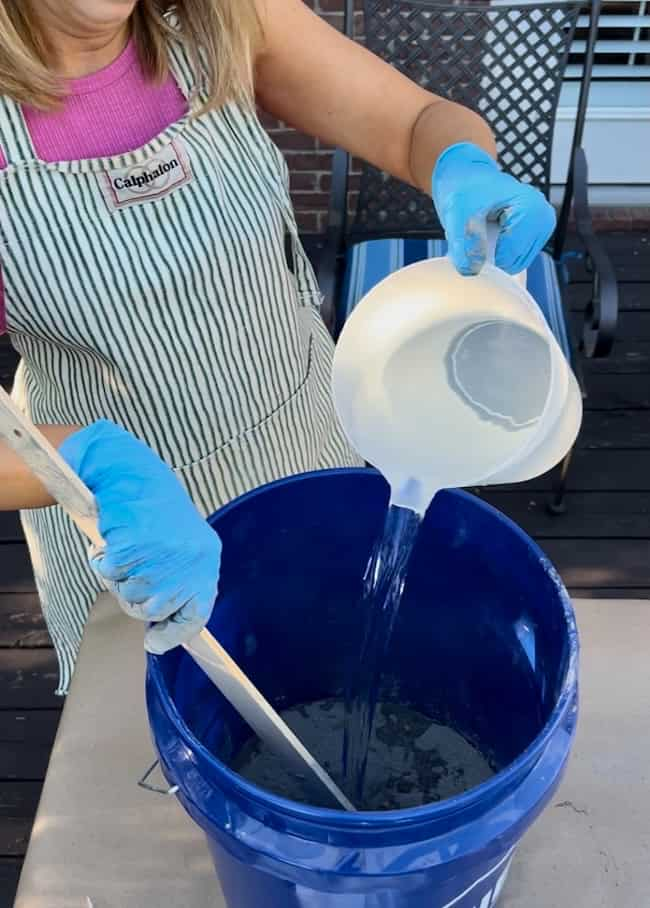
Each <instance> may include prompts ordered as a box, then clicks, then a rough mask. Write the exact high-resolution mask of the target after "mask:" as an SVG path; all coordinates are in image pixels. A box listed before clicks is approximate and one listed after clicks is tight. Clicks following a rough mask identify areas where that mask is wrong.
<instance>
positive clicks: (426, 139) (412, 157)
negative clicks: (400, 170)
mask: <svg viewBox="0 0 650 908" xmlns="http://www.w3.org/2000/svg"><path fill="white" fill-rule="evenodd" d="M458 142H472V143H473V144H474V145H478V146H479V147H480V148H483V149H484V150H485V151H486V152H487V153H488V154H489V155H491V156H492V157H493V158H496V156H497V153H496V144H495V141H494V135H493V133H492V130H491V129H490V127H489V126H488V124H487V123H486V122H485V120H484V119H483V118H482V117H481V116H479V115H478V114H476V113H474V112H473V111H471V110H470V109H469V108H467V107H463V106H462V105H461V104H456V103H454V102H453V101H447V100H445V99H442V98H439V99H436V100H434V101H432V103H431V104H429V105H428V106H427V107H425V108H424V109H423V110H422V112H421V113H420V114H419V116H418V117H417V118H416V120H415V123H414V124H413V129H412V131H411V141H410V152H409V170H410V175H411V176H410V182H411V183H412V184H413V185H414V186H417V187H418V189H421V190H422V191H423V192H426V193H428V194H430V193H431V174H432V173H433V169H434V167H435V165H436V162H437V160H438V158H439V157H440V155H441V154H442V153H443V151H444V150H445V149H446V148H448V147H449V146H450V145H456V144H457V143H458Z"/></svg>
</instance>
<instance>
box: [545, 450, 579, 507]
mask: <svg viewBox="0 0 650 908" xmlns="http://www.w3.org/2000/svg"><path fill="white" fill-rule="evenodd" d="M573 450H574V449H573V448H571V450H570V451H569V453H568V454H567V455H566V457H565V458H564V460H563V461H562V463H561V464H560V465H559V467H558V468H557V471H556V473H555V479H554V480H553V492H552V498H551V500H550V501H549V503H548V509H549V511H550V513H551V514H553V515H554V516H556V517H559V516H560V515H562V514H566V501H565V495H566V485H567V477H568V475H569V468H570V466H571V461H572V459H573Z"/></svg>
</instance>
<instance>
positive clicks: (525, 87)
mask: <svg viewBox="0 0 650 908" xmlns="http://www.w3.org/2000/svg"><path fill="white" fill-rule="evenodd" d="M582 8H584V3H581V2H559V3H546V4H537V3H535V4H534V5H533V4H531V3H518V4H516V5H502V4H500V3H494V4H492V5H491V4H489V3H485V2H483V0H477V2H473V0H469V2H467V0H466V2H463V3H458V4H455V3H438V2H432V0H365V3H364V13H365V34H366V44H367V46H368V48H369V49H370V50H372V51H373V52H374V53H375V54H377V55H378V56H380V57H382V58H383V59H384V60H386V62H388V63H390V64H391V65H392V66H394V67H396V68H397V69H398V70H400V71H401V72H402V73H404V74H405V75H407V76H408V77H409V78H410V79H412V80H413V81H414V82H417V84H418V85H421V86H422V87H423V88H426V89H428V90H430V91H433V92H435V93H436V94H438V95H442V96H443V97H446V98H449V99H450V100H453V101H458V102H460V103H462V104H465V105H467V106H468V107H471V108H472V109H473V110H476V111H478V112H479V113H480V114H481V115H482V116H483V117H484V118H485V119H486V120H487V122H488V123H489V124H490V126H491V127H492V129H493V131H494V133H495V136H496V139H497V146H498V150H499V159H500V162H501V165H502V166H503V167H504V169H505V170H507V171H508V172H509V173H511V174H513V175H514V176H515V177H517V178H518V179H520V180H523V181H525V182H529V183H532V184H534V185H535V186H537V187H538V188H539V189H541V190H542V192H544V193H545V194H546V195H547V196H548V193H549V189H550V167H551V150H552V143H553V130H554V125H555V116H556V112H557V106H558V101H559V97H560V89H561V87H562V81H563V78H564V72H565V69H566V65H567V60H568V56H569V50H570V48H571V43H572V41H573V37H574V34H575V30H576V25H577V22H578V16H579V13H580V11H581V9H582ZM407 235H426V236H434V237H435V236H442V228H441V226H440V223H439V221H438V219H437V217H436V215H435V212H434V211H433V209H432V205H431V199H430V198H429V197H427V196H425V195H424V194H423V193H421V192H419V191H418V190H416V189H413V188H412V187H410V186H407V185H406V184H405V183H402V182H401V181H399V180H396V179H394V178H392V177H389V176H388V175H387V174H384V173H382V172H381V171H379V170H377V169H375V168H374V167H371V166H370V165H366V166H365V168H364V171H363V173H362V176H361V184H360V192H359V199H358V203H357V209H356V215H355V218H354V222H353V224H352V229H351V231H350V239H351V240H353V241H358V240H361V239H368V238H370V237H373V236H374V237H377V236H407Z"/></svg>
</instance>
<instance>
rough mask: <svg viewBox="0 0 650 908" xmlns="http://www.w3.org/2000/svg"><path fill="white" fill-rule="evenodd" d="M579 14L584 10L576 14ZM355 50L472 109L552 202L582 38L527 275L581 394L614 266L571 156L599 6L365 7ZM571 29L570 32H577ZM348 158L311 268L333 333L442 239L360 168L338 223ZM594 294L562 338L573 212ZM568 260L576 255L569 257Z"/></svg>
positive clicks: (558, 489)
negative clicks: (541, 242)
mask: <svg viewBox="0 0 650 908" xmlns="http://www.w3.org/2000/svg"><path fill="white" fill-rule="evenodd" d="M354 6H355V3H354V0H346V4H345V32H346V34H347V35H348V36H352V35H353V32H354ZM585 10H587V13H586V16H585ZM363 13H364V16H365V35H366V37H365V43H366V45H367V47H368V48H369V49H370V50H372V51H374V53H376V54H378V55H379V56H380V57H382V58H383V59H384V60H386V61H387V62H388V63H390V64H391V65H393V66H395V67H396V68H397V69H399V70H400V71H402V72H403V73H405V74H406V75H408V76H409V77H410V78H411V79H413V80H414V81H416V82H417V83H418V84H420V85H422V86H423V87H425V88H428V89H430V90H432V91H434V92H436V93H437V94H440V95H443V96H445V97H447V98H450V99H452V100H454V101H459V102H461V103H463V104H466V105H467V106H469V107H471V108H473V109H474V110H477V111H478V112H479V113H481V114H482V115H483V116H484V117H485V118H486V119H487V121H488V122H489V123H490V125H491V127H492V129H493V131H494V133H495V135H496V137H497V145H498V149H499V157H500V161H501V164H502V166H503V167H504V169H506V170H507V171H509V172H510V173H512V174H513V175H514V176H516V177H517V178H518V179H521V180H524V181H527V182H530V183H532V184H533V185H535V186H537V187H538V188H539V189H540V190H541V191H542V192H544V194H545V195H546V196H547V197H548V196H549V193H550V169H551V150H552V143H553V131H554V126H555V117H556V112H557V107H558V102H559V98H560V89H561V87H562V83H563V80H564V76H565V72H566V68H567V63H568V60H569V53H570V49H571V45H572V42H573V40H574V36H575V33H576V28H577V27H578V25H579V24H580V26H581V27H582V26H583V25H585V24H586V26H587V28H588V37H587V42H586V51H585V55H584V64H583V72H582V80H581V85H580V93H579V100H578V106H577V116H576V122H575V127H574V132H573V141H572V147H571V155H570V165H569V170H568V175H567V181H566V190H565V192H564V197H563V201H562V205H561V209H560V213H559V218H558V225H557V229H556V232H555V235H554V237H553V239H552V241H551V243H549V247H548V249H547V251H544V252H543V253H542V254H540V256H538V258H537V259H536V261H535V262H534V263H533V265H532V266H531V268H530V269H529V271H528V277H527V282H528V289H529V291H530V293H531V294H532V295H533V297H534V298H535V300H536V301H537V303H538V305H539V306H540V308H541V309H542V311H543V313H544V315H545V317H546V319H547V321H548V323H549V325H550V327H551V329H552V331H553V333H554V334H555V336H556V338H557V340H558V341H559V343H560V346H561V347H562V349H563V351H564V352H565V354H566V356H567V358H568V359H569V360H570V362H571V364H572V367H573V368H574V371H575V372H576V375H577V377H578V380H579V382H580V384H581V387H582V389H583V394H584V382H583V381H582V374H581V370H580V357H579V354H582V355H585V356H587V357H601V356H606V355H607V354H608V353H609V351H610V350H611V347H612V344H613V341H614V333H615V329H616V321H617V313H618V293H617V286H616V278H615V274H614V270H613V267H612V265H611V263H610V261H609V259H608V257H607V254H606V252H605V250H604V248H603V246H602V245H601V243H600V242H599V240H598V238H597V237H596V235H595V234H594V231H593V227H592V223H591V217H590V213H589V206H588V201H587V162H586V157H585V153H584V150H583V149H582V147H581V143H582V137H583V130H584V123H585V114H586V110H587V101H588V96H589V86H590V81H591V72H592V66H593V57H594V46H595V42H596V37H597V30H598V18H599V14H600V0H592V2H591V3H590V4H589V3H588V4H585V3H583V2H573V0H568V2H566V0H562V2H552V3H537V2H534V3H526V2H524V3H515V4H509V3H508V4H506V3H501V2H498V0H497V2H494V3H493V4H490V3H486V2H483V0H465V2H460V3H440V2H436V0H364V2H363ZM579 20H580V22H579ZM349 171H350V157H349V155H348V154H346V153H345V152H343V151H341V150H340V149H339V150H337V151H336V153H335V156H334V164H333V172H332V189H331V196H330V210H329V220H328V227H327V233H326V238H325V245H324V249H323V252H322V256H321V259H320V262H319V274H318V276H319V280H320V285H321V290H322V292H323V295H324V303H323V314H324V317H325V320H326V322H327V324H328V326H329V327H330V330H331V331H332V333H333V334H335V335H336V334H337V333H338V331H340V329H341V327H342V325H343V323H344V322H345V319H346V318H347V316H348V315H349V314H350V312H351V311H352V310H353V309H354V307H355V306H356V304H357V303H358V301H359V300H360V299H361V297H362V296H363V295H364V294H365V293H366V292H367V291H368V290H369V289H371V287H372V286H374V285H375V284H376V283H377V282H378V281H379V280H381V279H382V278H384V277H386V276H387V275H388V274H389V273H390V272H391V271H393V270H395V269H396V268H398V267H401V266H402V265H406V264H409V263H411V262H414V261H418V260H421V259H424V258H427V257H432V256H439V255H444V254H445V253H446V243H445V241H444V231H443V229H442V227H441V225H440V222H439V221H438V219H437V217H436V214H435V212H434V209H433V206H432V203H431V199H430V198H429V197H428V196H426V195H424V194H423V193H421V192H419V191H418V190H416V189H413V188H412V187H410V186H407V185H406V184H404V183H402V182H400V181H399V180H395V179H393V178H392V177H389V176H388V175H386V174H384V173H381V172H380V171H378V170H376V169H375V168H374V167H371V166H370V165H365V166H364V168H363V171H362V175H361V183H360V189H359V194H358V199H357V202H356V206H355V209H354V211H353V213H352V214H351V215H349V214H348V208H349V201H350V197H349V193H348V182H349V180H348V177H349ZM572 207H573V210H574V213H575V222H576V231H577V234H578V236H579V239H580V241H581V244H582V247H583V251H584V257H585V261H586V264H587V267H588V268H589V269H590V271H591V274H592V291H591V295H590V300H589V302H588V304H587V307H586V310H585V317H584V325H583V328H582V335H581V338H580V339H579V341H578V342H577V343H574V341H573V339H572V332H571V326H570V324H568V322H567V315H566V310H565V304H564V303H563V294H564V293H565V292H566V286H567V284H568V281H569V277H568V269H567V267H566V255H567V253H566V248H565V247H566V240H567V226H568V221H569V215H570V212H571V208H572ZM574 254H575V253H574ZM570 460H571V455H569V456H567V458H566V459H565V461H564V462H563V463H562V464H561V466H560V467H559V468H558V470H557V475H556V476H555V477H554V484H553V496H552V501H551V503H550V507H551V510H552V511H553V512H554V513H561V512H562V511H563V510H564V507H565V501H564V495H565V487H566V479H567V471H568V468H569V464H570Z"/></svg>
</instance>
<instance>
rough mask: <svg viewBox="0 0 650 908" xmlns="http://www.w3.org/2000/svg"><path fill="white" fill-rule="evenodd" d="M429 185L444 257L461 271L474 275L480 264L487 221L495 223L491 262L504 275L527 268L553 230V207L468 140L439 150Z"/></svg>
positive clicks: (485, 243)
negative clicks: (445, 245)
mask: <svg viewBox="0 0 650 908" xmlns="http://www.w3.org/2000/svg"><path fill="white" fill-rule="evenodd" d="M431 187H432V195H433V202H434V204H435V206H436V211H437V212H438V217H439V218H440V223H441V224H442V226H443V227H444V228H445V233H446V235H447V242H448V243H449V256H450V258H451V260H452V262H453V263H454V265H455V267H456V269H457V270H458V271H460V273H461V274H478V272H479V271H480V270H481V268H482V267H483V265H484V264H485V257H486V253H487V237H486V222H487V220H488V219H489V220H495V221H498V223H499V227H500V230H499V239H498V241H497V247H496V255H495V263H496V265H497V266H498V267H499V268H502V269H503V270H504V271H507V272H508V273H509V274H518V273H519V272H520V271H523V270H524V269H525V268H527V267H528V266H529V265H530V263H531V262H532V261H533V259H534V258H535V256H536V255H537V254H538V253H539V252H540V251H541V250H542V248H543V247H544V245H545V244H546V242H547V240H548V239H549V237H550V236H551V234H552V233H553V230H554V229H555V211H554V209H553V206H552V205H550V204H549V203H548V202H547V201H546V199H545V198H544V196H543V195H542V193H541V192H539V190H538V189H535V188H534V187H533V186H528V185H526V184H525V183H520V182H519V180H516V179H515V178H514V177H513V176H510V174H507V173H504V172H503V171H502V170H501V169H500V168H499V166H498V164H497V163H496V161H494V160H493V158H491V157H490V155H489V154H488V153H487V152H485V151H483V149H482V148H479V147H478V146H477V145H473V144H472V143H471V142H460V143H458V144H457V145H451V146H450V147H449V148H447V149H445V151H444V152H443V153H442V154H441V155H440V158H439V159H438V162H437V164H436V166H435V169H434V171H433V176H432V179H431Z"/></svg>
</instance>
